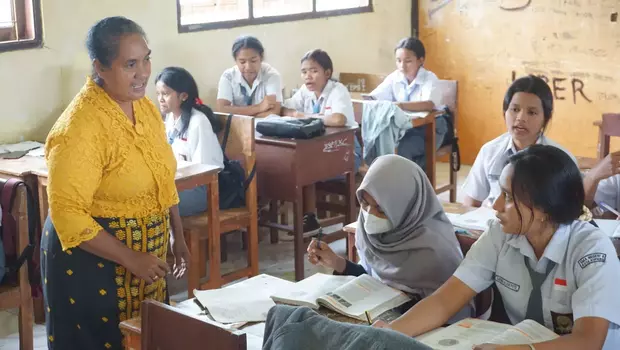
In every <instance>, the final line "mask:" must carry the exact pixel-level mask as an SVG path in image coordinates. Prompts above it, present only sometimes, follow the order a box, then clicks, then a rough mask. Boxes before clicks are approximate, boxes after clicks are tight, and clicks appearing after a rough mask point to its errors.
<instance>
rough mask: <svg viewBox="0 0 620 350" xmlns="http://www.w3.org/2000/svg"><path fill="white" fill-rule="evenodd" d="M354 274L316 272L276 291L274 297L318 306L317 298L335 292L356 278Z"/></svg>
mask: <svg viewBox="0 0 620 350" xmlns="http://www.w3.org/2000/svg"><path fill="white" fill-rule="evenodd" d="M354 279H355V277H353V276H335V275H328V274H323V273H315V274H314V275H312V276H310V277H308V278H306V279H304V280H301V281H299V282H297V283H293V284H292V285H291V286H290V287H289V288H283V289H280V290H276V291H274V293H273V294H271V295H272V297H273V298H274V299H275V300H277V301H279V302H284V303H287V302H290V303H293V302H295V301H302V302H303V303H306V304H310V305H313V306H314V307H315V308H318V307H319V306H318V304H317V303H316V299H317V298H319V297H321V296H324V295H325V294H327V293H328V292H333V291H334V290H335V289H336V288H338V287H340V286H342V285H343V284H345V283H347V282H349V281H352V280H354Z"/></svg>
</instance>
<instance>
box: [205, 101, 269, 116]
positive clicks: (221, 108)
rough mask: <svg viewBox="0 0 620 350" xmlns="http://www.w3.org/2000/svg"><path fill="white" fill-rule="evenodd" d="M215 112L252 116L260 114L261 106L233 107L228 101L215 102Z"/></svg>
mask: <svg viewBox="0 0 620 350" xmlns="http://www.w3.org/2000/svg"><path fill="white" fill-rule="evenodd" d="M216 107H217V112H220V113H230V114H239V115H247V116H254V115H256V114H258V113H260V112H262V111H263V110H262V108H261V104H257V105H251V106H233V105H232V102H230V101H228V100H217V102H216Z"/></svg>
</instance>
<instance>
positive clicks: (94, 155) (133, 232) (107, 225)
mask: <svg viewBox="0 0 620 350" xmlns="http://www.w3.org/2000/svg"><path fill="white" fill-rule="evenodd" d="M86 46H87V49H88V53H89V55H90V59H91V61H92V63H93V75H92V77H91V78H88V79H87V81H86V84H85V85H84V86H83V87H82V90H81V91H80V92H79V93H78V94H77V96H76V97H75V98H74V99H73V101H72V102H71V104H70V105H69V106H68V107H67V109H66V110H65V111H64V113H63V114H62V115H61V117H60V118H59V119H58V120H57V121H56V124H55V125H54V127H53V128H52V130H51V132H50V134H49V136H48V138H47V144H46V154H45V157H46V160H47V165H48V168H49V187H48V196H49V205H50V216H49V217H48V218H47V220H46V222H45V227H44V231H43V233H44V234H43V238H42V243H41V250H42V257H43V259H42V260H43V261H42V277H43V282H44V294H45V300H46V318H47V334H48V347H49V348H50V349H121V347H122V337H121V333H120V330H119V322H121V321H124V320H126V319H128V318H131V317H137V316H139V314H140V304H141V302H142V301H143V300H144V299H155V300H158V301H166V300H167V299H168V297H167V295H166V280H165V276H166V274H167V273H168V272H169V270H170V269H169V267H168V265H167V264H166V262H165V259H166V253H167V250H168V242H169V241H170V243H171V245H172V249H173V253H174V254H175V266H174V273H175V276H176V277H180V276H181V275H182V274H183V273H184V272H185V264H186V262H187V261H188V260H189V259H188V258H189V255H188V253H187V246H186V245H185V241H184V239H183V236H182V228H181V224H180V217H179V212H178V208H177V203H178V201H179V199H178V195H177V190H176V187H175V183H174V175H175V171H176V161H175V158H174V155H173V154H172V150H171V149H170V146H169V145H168V143H167V141H166V138H165V132H164V125H163V123H162V121H161V116H160V114H159V112H158V110H157V108H156V107H155V105H154V104H153V103H152V102H151V101H150V100H149V99H148V98H146V97H145V89H146V86H147V82H148V80H149V77H150V75H151V62H150V55H151V50H150V49H149V47H148V45H147V42H146V37H145V34H144V31H143V30H142V28H141V27H140V26H139V25H138V24H136V23H134V22H133V21H131V20H129V19H127V18H124V17H110V18H105V19H103V20H101V21H99V22H98V23H97V24H95V25H94V26H93V27H92V28H91V29H90V31H89V32H88V37H87V40H86ZM170 232H172V238H170ZM175 238H178V239H175Z"/></svg>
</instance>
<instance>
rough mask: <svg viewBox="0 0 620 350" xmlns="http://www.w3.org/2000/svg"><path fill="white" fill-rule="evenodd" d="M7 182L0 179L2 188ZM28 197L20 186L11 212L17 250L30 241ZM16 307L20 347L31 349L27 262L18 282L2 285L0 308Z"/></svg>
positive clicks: (31, 312)
mask: <svg viewBox="0 0 620 350" xmlns="http://www.w3.org/2000/svg"><path fill="white" fill-rule="evenodd" d="M5 182H6V180H0V188H2V186H4V183H5ZM27 198H28V196H27V193H26V188H25V186H24V185H21V186H19V187H18V188H17V194H16V196H15V198H14V199H13V201H14V202H13V210H12V213H11V214H12V215H13V217H14V218H15V220H16V222H17V233H18V234H17V242H16V243H17V252H22V251H24V249H26V247H27V246H28V243H29V240H28V207H27ZM15 308H19V347H20V349H21V350H31V349H33V347H34V339H33V323H34V322H33V321H34V314H33V311H34V310H33V302H32V290H31V288H30V281H29V279H28V264H27V263H24V264H23V265H22V266H21V268H20V269H19V273H18V275H17V281H16V282H12V281H9V282H5V283H3V284H1V285H0V310H7V309H15Z"/></svg>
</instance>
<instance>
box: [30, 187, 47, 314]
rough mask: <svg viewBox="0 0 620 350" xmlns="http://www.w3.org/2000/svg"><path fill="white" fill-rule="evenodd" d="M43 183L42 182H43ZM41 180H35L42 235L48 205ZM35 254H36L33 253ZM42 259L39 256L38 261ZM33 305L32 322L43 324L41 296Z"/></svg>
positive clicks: (45, 191) (45, 188)
mask: <svg viewBox="0 0 620 350" xmlns="http://www.w3.org/2000/svg"><path fill="white" fill-rule="evenodd" d="M43 181H44V180H43ZM43 181H42V179H41V178H38V179H37V192H38V195H39V220H40V221H39V225H41V233H43V225H45V220H46V219H47V214H48V210H49V203H48V198H47V186H44V184H43ZM35 247H36V249H40V248H41V242H37V244H35ZM35 254H37V252H35ZM42 258H43V257H42V256H41V257H40V259H42ZM32 302H33V305H34V322H35V323H36V324H45V303H44V301H43V294H41V295H40V296H39V297H37V298H33V299H32Z"/></svg>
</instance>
